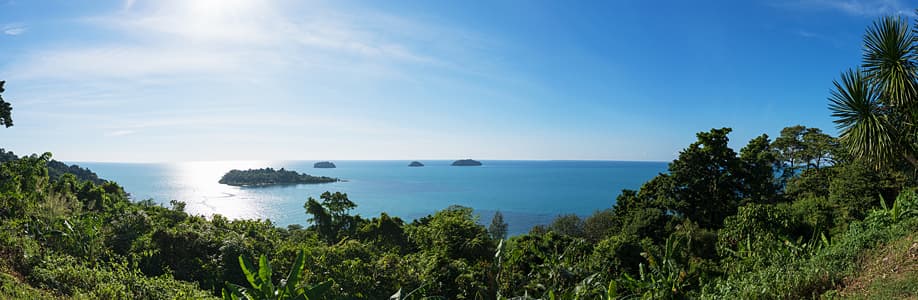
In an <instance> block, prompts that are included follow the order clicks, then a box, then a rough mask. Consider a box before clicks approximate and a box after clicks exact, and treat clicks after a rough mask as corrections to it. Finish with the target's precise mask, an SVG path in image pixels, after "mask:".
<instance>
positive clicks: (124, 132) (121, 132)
mask: <svg viewBox="0 0 918 300" xmlns="http://www.w3.org/2000/svg"><path fill="white" fill-rule="evenodd" d="M135 132H136V131H133V130H115V131H111V132H107V133H105V136H125V135H131V134H134V133H135Z"/></svg>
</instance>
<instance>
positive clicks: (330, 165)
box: [312, 161, 335, 169]
mask: <svg viewBox="0 0 918 300" xmlns="http://www.w3.org/2000/svg"><path fill="white" fill-rule="evenodd" d="M312 167H313V168H322V169H331V168H335V163H333V162H330V161H320V162H317V163H315V164H314V165H312Z"/></svg>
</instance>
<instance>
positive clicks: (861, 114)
mask: <svg viewBox="0 0 918 300" xmlns="http://www.w3.org/2000/svg"><path fill="white" fill-rule="evenodd" d="M833 84H834V85H835V89H834V90H833V91H832V94H831V97H829V101H830V102H831V103H830V104H829V109H830V110H831V111H832V117H835V118H836V119H835V121H834V122H835V124H837V126H838V129H839V130H840V131H841V137H840V139H839V140H840V141H841V143H842V144H843V145H844V146H845V147H846V148H847V149H848V151H849V152H850V153H851V154H852V155H853V156H855V157H857V158H860V159H865V160H867V161H868V162H870V163H871V164H873V165H875V166H880V165H883V164H885V163H887V162H889V161H890V160H891V159H893V157H895V156H897V153H898V152H897V151H898V150H899V149H898V146H897V145H898V143H896V142H897V141H898V138H897V133H896V127H895V126H893V124H890V122H889V119H888V116H887V114H886V107H885V106H884V105H883V103H881V102H880V91H879V90H878V87H876V86H874V85H872V84H871V83H870V82H869V80H868V78H867V75H866V74H865V72H862V71H860V70H848V71H847V72H844V73H842V75H841V82H839V81H833Z"/></svg>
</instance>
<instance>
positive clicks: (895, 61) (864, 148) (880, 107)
mask: <svg viewBox="0 0 918 300" xmlns="http://www.w3.org/2000/svg"><path fill="white" fill-rule="evenodd" d="M862 67H863V69H856V70H848V71H847V72H844V73H842V75H841V82H839V81H835V82H833V83H834V85H835V89H834V90H833V91H832V94H831V96H830V97H829V101H830V104H829V108H830V109H831V110H832V116H833V117H835V118H836V120H835V123H836V124H837V125H838V128H839V129H840V130H841V137H840V138H839V140H840V142H841V144H842V145H843V146H845V148H847V149H848V151H849V152H850V154H851V155H852V156H853V157H854V158H857V159H862V160H864V161H866V162H867V163H869V164H871V165H873V166H874V167H881V166H884V165H889V164H894V163H896V162H897V161H901V160H903V159H904V160H905V161H907V162H908V163H910V164H911V165H912V167H913V168H918V124H916V121H918V81H916V80H918V46H916V37H915V35H914V31H913V30H912V29H911V28H910V27H909V25H908V21H907V20H906V19H904V18H899V17H885V18H882V19H880V20H877V21H875V22H874V23H873V25H871V26H870V27H869V28H868V29H867V33H866V34H865V35H864V55H863V64H862Z"/></svg>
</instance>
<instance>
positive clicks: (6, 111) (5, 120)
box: [0, 81, 13, 127]
mask: <svg viewBox="0 0 918 300" xmlns="http://www.w3.org/2000/svg"><path fill="white" fill-rule="evenodd" d="M5 84H6V81H0V94H2V93H3V92H4V91H5V89H4V88H3V86H4V85H5ZM12 113H13V106H12V105H10V103H9V102H6V101H3V95H0V125H2V126H6V127H10V126H13V116H12Z"/></svg>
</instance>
